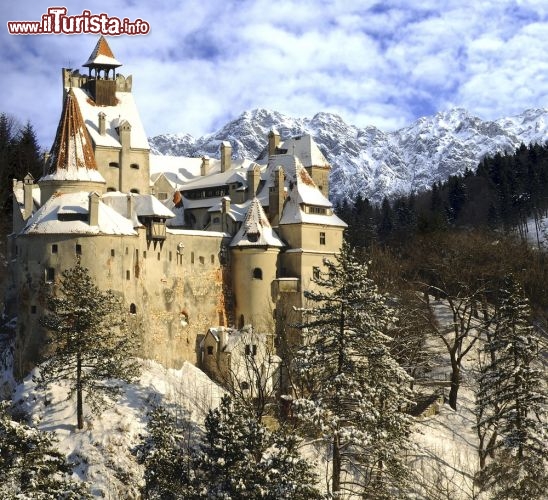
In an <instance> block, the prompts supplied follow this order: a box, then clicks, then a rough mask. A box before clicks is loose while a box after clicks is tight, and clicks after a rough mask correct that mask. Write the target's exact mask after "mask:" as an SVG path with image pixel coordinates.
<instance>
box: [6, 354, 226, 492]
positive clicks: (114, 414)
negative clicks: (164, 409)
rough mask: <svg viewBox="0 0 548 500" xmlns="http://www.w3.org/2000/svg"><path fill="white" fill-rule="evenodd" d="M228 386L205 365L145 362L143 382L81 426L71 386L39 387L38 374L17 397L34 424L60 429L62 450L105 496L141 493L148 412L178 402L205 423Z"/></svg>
mask: <svg viewBox="0 0 548 500" xmlns="http://www.w3.org/2000/svg"><path fill="white" fill-rule="evenodd" d="M221 395H222V389H220V388H219V386H217V385H216V384H215V383H214V382H212V381H211V380H210V379H209V378H208V377H207V375H205V374H204V373H203V372H202V371H201V370H199V369H198V368H196V367H195V366H193V365H191V364H190V363H185V364H183V366H182V367H181V369H180V370H170V369H166V368H164V367H162V366H161V365H160V364H158V363H156V362H153V361H143V362H142V374H141V377H140V380H139V383H137V384H124V385H123V391H122V395H121V397H120V398H119V399H118V400H117V401H116V403H115V404H114V405H113V406H111V407H110V408H108V409H106V410H105V411H104V412H103V413H102V414H101V415H99V416H96V415H91V414H89V413H88V414H87V415H86V426H85V428H84V429H83V430H81V431H79V430H78V429H77V428H76V405H75V401H74V399H72V400H67V389H66V387H64V386H62V385H53V386H51V388H50V389H48V390H47V391H45V392H44V391H39V390H37V389H36V387H35V383H34V382H33V380H32V374H31V375H30V376H29V377H27V378H26V379H25V380H24V381H23V383H21V384H20V385H18V386H17V387H16V389H15V392H14V395H13V401H14V402H15V403H16V404H17V405H18V406H19V407H20V409H21V410H22V411H24V412H25V413H28V415H29V418H30V423H31V424H33V425H35V426H36V427H38V428H39V429H41V430H44V431H50V432H54V433H55V434H56V435H57V437H58V439H59V449H60V450H61V451H62V452H63V453H65V454H66V455H67V456H68V457H69V459H70V460H71V461H72V462H73V463H75V464H76V467H75V469H74V471H75V474H76V475H77V476H78V477H80V478H81V479H84V480H86V481H88V482H90V483H91V484H92V488H93V494H94V495H95V496H97V497H99V498H109V499H122V498H123V499H126V498H127V499H131V498H140V495H139V487H140V486H141V485H142V477H143V470H142V467H141V466H140V465H139V464H137V462H136V460H135V457H134V456H133V454H132V450H133V449H134V447H135V446H136V445H137V444H139V443H140V441H141V436H142V434H143V433H144V432H145V426H146V419H147V413H148V411H149V410H150V409H152V408H153V407H154V405H156V404H158V403H160V402H162V403H164V404H170V403H173V404H177V405H178V406H180V407H181V408H182V411H183V412H184V413H185V416H187V417H188V418H190V419H191V420H192V421H195V422H197V423H200V424H202V423H203V421H204V418H205V415H206V414H207V411H208V410H209V408H211V407H215V406H217V405H218V402H219V400H220V397H221Z"/></svg>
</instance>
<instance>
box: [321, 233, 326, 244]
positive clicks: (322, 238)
mask: <svg viewBox="0 0 548 500" xmlns="http://www.w3.org/2000/svg"><path fill="white" fill-rule="evenodd" d="M320 245H325V233H323V232H320Z"/></svg>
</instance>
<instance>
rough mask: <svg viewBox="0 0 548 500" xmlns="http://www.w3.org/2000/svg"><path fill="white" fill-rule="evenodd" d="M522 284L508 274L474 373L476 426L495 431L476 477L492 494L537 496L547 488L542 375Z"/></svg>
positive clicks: (547, 473) (547, 460)
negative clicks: (484, 359) (482, 360)
mask: <svg viewBox="0 0 548 500" xmlns="http://www.w3.org/2000/svg"><path fill="white" fill-rule="evenodd" d="M529 317H530V309H529V304H528V301H527V299H526V298H525V295H524V293H523V290H522V288H521V287H520V286H519V285H518V284H517V283H516V282H515V280H514V278H513V277H512V276H508V277H507V278H506V279H505V282H504V288H503V290H502V291H501V305H500V311H499V314H498V317H497V321H496V328H495V330H494V333H493V334H492V336H491V338H490V341H489V342H488V343H487V346H486V350H487V353H488V354H489V362H488V363H487V364H486V366H485V368H484V370H483V373H482V374H481V377H480V381H479V382H480V383H479V387H480V390H479V393H478V398H477V406H478V409H477V412H478V413H480V414H481V415H482V419H481V420H480V422H479V426H480V427H483V428H486V427H489V428H491V429H493V432H496V440H495V441H494V443H493V445H492V447H491V449H489V450H487V451H489V452H490V453H491V455H492V456H493V457H494V459H493V461H492V462H491V463H489V464H488V465H487V466H486V467H485V468H484V469H483V470H482V471H481V473H480V475H479V481H480V484H481V485H482V488H483V489H484V490H488V491H490V493H491V495H492V498H497V499H498V498H500V499H503V498H504V499H525V498H527V499H537V498H538V499H540V498H542V497H543V495H544V494H545V493H546V491H548V472H547V470H548V467H547V466H548V450H547V449H546V440H547V437H548V425H547V410H546V405H547V403H548V398H547V396H546V380H545V379H544V374H543V367H542V364H541V363H540V359H539V339H538V337H537V334H536V331H535V328H534V327H533V326H532V325H531V323H530V320H529Z"/></svg>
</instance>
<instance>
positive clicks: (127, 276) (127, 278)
mask: <svg viewBox="0 0 548 500" xmlns="http://www.w3.org/2000/svg"><path fill="white" fill-rule="evenodd" d="M130 278H131V273H130V272H129V271H126V280H129V279H130Z"/></svg>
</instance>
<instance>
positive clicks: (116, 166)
mask: <svg viewBox="0 0 548 500" xmlns="http://www.w3.org/2000/svg"><path fill="white" fill-rule="evenodd" d="M108 166H109V167H112V168H120V165H119V164H118V162H117V161H111V162H110V163H109V164H108Z"/></svg>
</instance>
